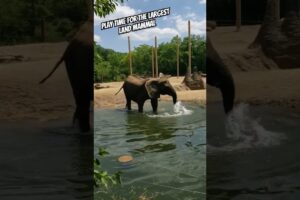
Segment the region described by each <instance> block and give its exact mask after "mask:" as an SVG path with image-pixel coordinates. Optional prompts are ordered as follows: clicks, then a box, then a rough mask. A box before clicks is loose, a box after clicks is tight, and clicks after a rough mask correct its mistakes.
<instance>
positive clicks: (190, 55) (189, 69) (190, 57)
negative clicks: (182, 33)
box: [188, 20, 192, 75]
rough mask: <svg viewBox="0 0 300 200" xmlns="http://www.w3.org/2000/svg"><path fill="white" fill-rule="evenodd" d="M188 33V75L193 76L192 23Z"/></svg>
mask: <svg viewBox="0 0 300 200" xmlns="http://www.w3.org/2000/svg"><path fill="white" fill-rule="evenodd" d="M188 33H189V65H188V75H191V74H192V38H191V22H190V20H189V22H188Z"/></svg>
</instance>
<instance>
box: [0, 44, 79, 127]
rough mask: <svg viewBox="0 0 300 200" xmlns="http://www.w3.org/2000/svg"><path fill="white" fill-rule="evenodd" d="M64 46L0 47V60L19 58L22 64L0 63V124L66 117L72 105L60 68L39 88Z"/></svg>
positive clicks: (71, 111) (70, 112)
mask: <svg viewBox="0 0 300 200" xmlns="http://www.w3.org/2000/svg"><path fill="white" fill-rule="evenodd" d="M66 46H67V43H66V42H64V43H53V44H51V43H44V44H27V45H16V46H2V47H0V56H2V57H3V56H4V55H22V56H23V60H22V61H14V60H12V61H7V62H2V63H0V104H1V106H0V120H39V121H45V120H50V119H57V118H61V117H69V116H70V115H72V113H73V110H74V101H73V95H72V91H71V87H70V84H69V80H68V78H67V74H66V70H65V67H64V65H61V66H60V68H59V69H58V70H57V71H56V72H55V74H53V76H52V77H51V78H50V79H49V80H48V81H47V82H46V83H45V84H43V85H39V84H38V82H39V81H40V80H41V79H42V78H43V77H44V76H45V75H46V74H47V73H49V71H50V69H52V68H53V66H54V64H55V63H56V62H57V60H58V59H59V58H60V57H61V55H62V54H63V52H64V50H65V48H66Z"/></svg>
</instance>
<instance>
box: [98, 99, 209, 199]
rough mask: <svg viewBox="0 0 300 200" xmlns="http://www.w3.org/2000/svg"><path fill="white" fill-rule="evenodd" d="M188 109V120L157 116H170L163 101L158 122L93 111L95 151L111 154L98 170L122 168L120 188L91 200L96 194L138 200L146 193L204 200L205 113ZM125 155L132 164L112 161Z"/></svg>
mask: <svg viewBox="0 0 300 200" xmlns="http://www.w3.org/2000/svg"><path fill="white" fill-rule="evenodd" d="M147 106H150V105H145V110H147ZM150 108H151V107H149V110H151V109H150ZM187 108H188V109H191V110H193V113H192V114H191V115H184V116H177V117H165V115H161V114H163V113H169V114H170V113H171V114H172V112H173V105H172V103H164V102H161V104H160V113H159V115H160V116H161V117H151V115H152V113H151V112H146V113H144V114H141V113H138V112H136V111H131V112H127V111H125V110H99V111H97V112H95V114H96V116H95V129H96V132H95V147H97V146H102V147H105V148H107V150H108V151H109V153H110V155H109V156H108V157H106V158H105V159H104V160H103V167H104V168H105V169H109V171H111V172H115V171H118V170H120V169H121V170H122V171H123V180H124V182H123V184H122V187H115V188H113V189H111V190H110V191H108V192H107V193H103V192H100V193H97V194H98V196H97V195H96V196H95V199H101V197H100V196H99V195H101V196H102V199H103V198H106V199H113V198H112V197H113V196H115V197H116V196H117V197H120V198H125V199H138V198H139V197H140V196H141V195H143V194H147V195H146V196H147V197H154V199H157V200H160V199H163V200H168V199H199V197H200V198H202V197H203V196H205V167H206V161H205V157H206V156H205V154H206V152H205V149H206V146H205V144H206V140H205V138H206V120H205V117H206V115H205V110H203V109H201V108H200V107H199V106H196V105H188V106H187ZM103 116H105V117H103ZM108 124H109V126H108ZM95 153H96V151H95ZM128 153H129V154H131V155H132V156H133V157H134V165H132V166H130V167H126V168H123V167H122V166H120V164H119V163H118V162H117V158H118V157H119V156H121V155H125V154H128ZM96 192H97V191H96ZM98 192H99V191H98Z"/></svg>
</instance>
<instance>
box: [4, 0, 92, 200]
mask: <svg viewBox="0 0 300 200" xmlns="http://www.w3.org/2000/svg"><path fill="white" fill-rule="evenodd" d="M89 1H90V2H89ZM91 2H92V0H72V1H69V0H63V1H55V0H49V1H43V0H30V1H16V0H12V1H11V0H3V1H1V2H0V13H1V14H0V93H1V95H0V104H1V106H0V148H1V150H0V177H1V178H0V199H1V200H11V199H23V200H27V199H28V200H32V199H49V200H50V199H51V200H52V199H53V200H57V199H66V200H67V199H86V200H88V199H93V123H92V122H93V107H92V105H91V103H92V101H93V8H92V3H91ZM54 66H56V67H54ZM52 70H53V71H52ZM51 71H52V72H53V74H52V73H50V72H51ZM49 73H50V74H49ZM48 75H49V76H48ZM44 78H45V79H44Z"/></svg>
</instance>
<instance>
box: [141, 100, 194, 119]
mask: <svg viewBox="0 0 300 200" xmlns="http://www.w3.org/2000/svg"><path fill="white" fill-rule="evenodd" d="M192 113H193V111H192V110H189V109H187V108H186V107H185V106H184V105H182V103H181V101H177V102H176V104H175V105H174V107H173V112H171V113H169V112H164V113H162V114H158V115H153V114H151V115H147V116H148V117H152V118H157V117H178V116H184V115H191V114H192Z"/></svg>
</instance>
